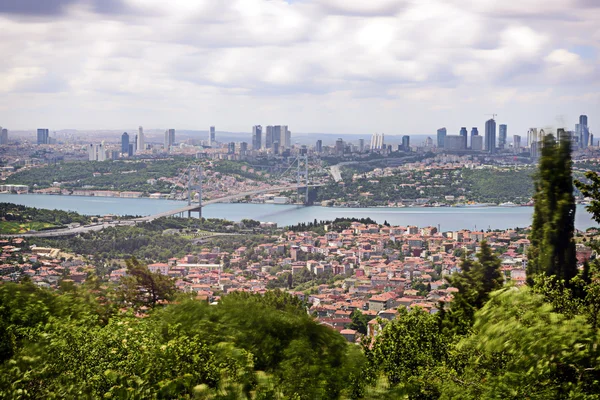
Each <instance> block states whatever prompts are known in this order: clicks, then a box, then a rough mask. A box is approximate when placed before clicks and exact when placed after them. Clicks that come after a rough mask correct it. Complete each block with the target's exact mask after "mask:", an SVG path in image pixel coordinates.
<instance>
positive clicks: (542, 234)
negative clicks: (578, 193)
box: [527, 134, 577, 286]
mask: <svg viewBox="0 0 600 400" xmlns="http://www.w3.org/2000/svg"><path fill="white" fill-rule="evenodd" d="M559 138H560V141H559V142H558V143H557V142H556V140H555V139H554V136H552V135H546V137H544V140H543V142H542V143H540V144H541V145H542V149H541V158H540V162H539V167H538V172H537V174H536V176H535V178H534V181H535V194H534V197H533V198H534V202H535V206H534V211H533V223H532V226H531V234H530V237H529V240H530V242H531V245H530V247H529V252H528V260H529V263H528V265H527V282H528V283H529V284H530V285H531V284H532V283H533V277H534V276H535V275H538V274H546V275H547V276H554V277H555V278H556V279H559V280H564V282H565V284H566V285H567V286H568V285H569V282H570V281H571V279H572V278H573V277H575V275H577V261H576V258H575V241H574V240H573V234H574V232H575V198H574V196H573V177H572V174H571V142H570V141H569V139H568V138H567V137H566V135H560V134H559Z"/></svg>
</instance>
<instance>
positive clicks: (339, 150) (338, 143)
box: [335, 138, 344, 156]
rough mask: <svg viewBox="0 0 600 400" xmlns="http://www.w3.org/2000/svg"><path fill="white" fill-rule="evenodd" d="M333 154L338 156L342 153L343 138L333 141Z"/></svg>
mask: <svg viewBox="0 0 600 400" xmlns="http://www.w3.org/2000/svg"><path fill="white" fill-rule="evenodd" d="M335 154H337V155H338V156H341V155H342V154H344V139H342V138H339V139H338V140H336V141H335Z"/></svg>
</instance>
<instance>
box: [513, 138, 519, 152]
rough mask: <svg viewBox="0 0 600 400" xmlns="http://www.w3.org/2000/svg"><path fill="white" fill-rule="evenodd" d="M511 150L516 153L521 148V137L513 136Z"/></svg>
mask: <svg viewBox="0 0 600 400" xmlns="http://www.w3.org/2000/svg"><path fill="white" fill-rule="evenodd" d="M513 148H514V149H515V150H516V151H518V150H519V149H520V148H521V136H519V135H513Z"/></svg>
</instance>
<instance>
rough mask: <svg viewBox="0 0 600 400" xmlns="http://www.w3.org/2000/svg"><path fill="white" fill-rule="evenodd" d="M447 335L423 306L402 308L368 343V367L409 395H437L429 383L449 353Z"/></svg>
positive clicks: (411, 396) (366, 350)
mask: <svg viewBox="0 0 600 400" xmlns="http://www.w3.org/2000/svg"><path fill="white" fill-rule="evenodd" d="M448 344H449V341H448V336H447V335H444V334H443V333H442V331H441V330H440V327H439V324H438V321H437V318H436V317H435V316H433V315H430V314H428V313H426V312H425V311H423V310H422V309H420V308H418V307H417V308H415V309H413V310H411V311H410V312H409V311H406V309H401V310H399V313H398V317H397V318H396V319H394V320H393V321H390V322H388V323H386V324H385V326H384V327H383V329H382V331H381V333H380V334H379V335H377V337H376V339H375V342H374V344H373V345H372V346H371V347H369V346H365V353H366V355H367V359H368V360H369V365H370V368H369V370H370V371H372V373H374V374H375V376H374V377H373V376H372V377H370V378H371V381H372V380H373V378H375V379H376V378H378V374H379V373H383V376H384V378H385V379H386V380H387V382H388V383H389V385H391V386H392V387H396V388H398V389H400V393H399V394H402V395H403V396H402V397H404V396H407V395H408V397H409V398H438V397H439V394H440V393H438V392H437V390H436V388H435V387H432V386H431V385H430V381H431V377H432V375H435V374H434V370H435V369H436V368H437V367H438V366H439V365H441V364H442V363H444V362H445V360H446V358H447V356H448Z"/></svg>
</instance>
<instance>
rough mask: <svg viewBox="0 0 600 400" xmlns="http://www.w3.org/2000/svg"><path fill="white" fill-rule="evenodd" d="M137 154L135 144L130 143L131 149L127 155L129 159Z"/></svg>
mask: <svg viewBox="0 0 600 400" xmlns="http://www.w3.org/2000/svg"><path fill="white" fill-rule="evenodd" d="M134 154H135V142H133V143H129V149H127V155H128V156H129V157H131V156H133V155H134Z"/></svg>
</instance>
